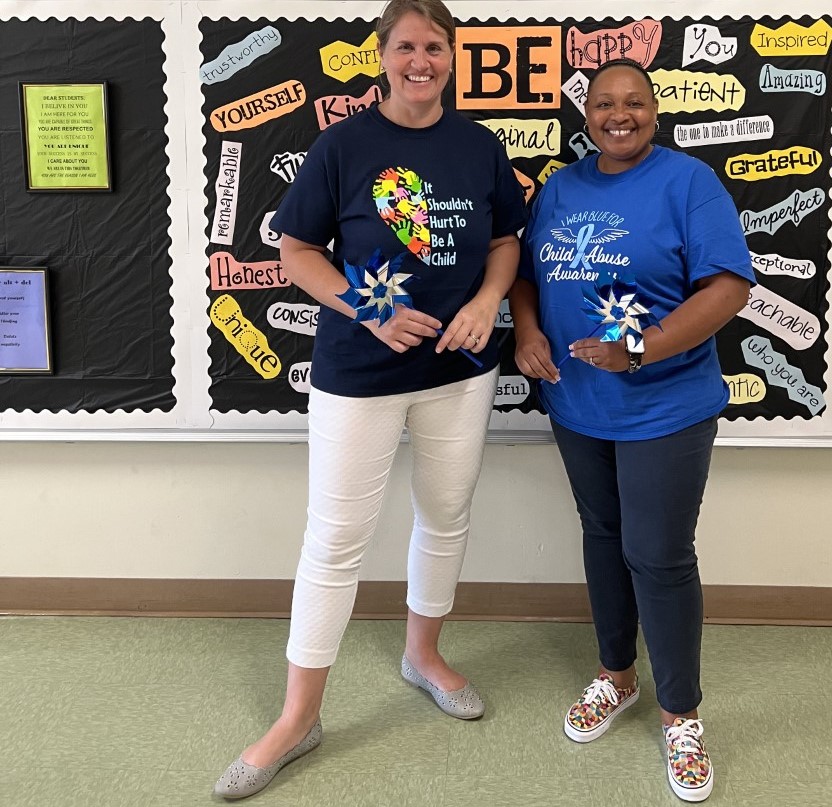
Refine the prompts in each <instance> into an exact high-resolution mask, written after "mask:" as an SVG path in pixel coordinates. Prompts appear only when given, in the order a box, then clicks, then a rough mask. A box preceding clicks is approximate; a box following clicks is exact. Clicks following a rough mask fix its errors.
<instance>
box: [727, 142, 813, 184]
mask: <svg viewBox="0 0 832 807" xmlns="http://www.w3.org/2000/svg"><path fill="white" fill-rule="evenodd" d="M820 161H821V156H820V152H819V151H815V149H810V148H809V147H808V146H792V147H791V148H790V149H772V150H771V151H766V152H764V153H763V154H737V155H736V156H735V157H731V158H729V159H728V160H727V161H726V163H725V174H726V175H727V176H728V177H729V178H730V179H743V180H745V181H746V182H755V181H757V180H758V179H770V178H771V177H784V176H788V175H789V174H811V173H812V171H815V170H817V168H818V166H819V165H820Z"/></svg>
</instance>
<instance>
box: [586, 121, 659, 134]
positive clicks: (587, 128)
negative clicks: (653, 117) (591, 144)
mask: <svg viewBox="0 0 832 807" xmlns="http://www.w3.org/2000/svg"><path fill="white" fill-rule="evenodd" d="M656 125H658V123H657V124H656ZM584 132H586V133H587V134H589V126H587V125H586V124H584Z"/></svg>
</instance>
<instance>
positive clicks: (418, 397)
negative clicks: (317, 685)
mask: <svg viewBox="0 0 832 807" xmlns="http://www.w3.org/2000/svg"><path fill="white" fill-rule="evenodd" d="M497 377H498V369H497V368H495V369H494V370H493V371H492V372H490V373H486V374H485V375H481V376H477V377H475V378H470V379H466V380H464V381H457V382H455V383H453V384H446V385H445V386H442V387H436V388H434V389H428V390H420V391H418V392H408V393H403V394H401V395H383V396H378V397H374V398H347V397H342V396H340V395H330V394H329V393H326V392H321V391H320V390H317V389H315V388H314V387H313V388H312V390H311V392H310V394H309V509H308V521H307V526H306V533H305V534H304V540H303V550H302V552H301V558H300V564H299V565H298V572H297V576H296V578H295V590H294V595H293V598H292V622H291V627H290V630H289V643H288V646H287V648H286V656H287V658H288V659H289V661H291V662H292V663H293V664H296V665H298V666H300V667H329V666H331V665H332V664H333V662H334V661H335V657H336V655H337V654H338V646H339V644H340V643H341V637H342V636H343V634H344V631H345V630H346V627H347V622H348V621H349V618H350V615H351V614H352V609H353V605H354V603H355V594H356V590H357V587H358V572H359V568H360V566H361V558H362V557H363V555H364V550H365V549H366V548H367V545H368V544H369V542H370V539H371V538H372V537H373V532H374V531H375V527H376V522H377V521H378V514H379V511H380V509H381V501H382V497H383V495H384V488H385V486H386V484H387V478H388V476H389V474H390V468H391V466H392V464H393V458H394V457H395V455H396V450H397V449H398V446H399V441H400V439H401V435H402V428H403V427H404V426H407V429H408V431H409V434H410V447H411V453H412V457H413V469H412V477H411V500H412V502H413V510H414V516H415V517H414V521H413V532H412V534H411V537H410V551H409V554H408V561H407V579H408V591H407V605H408V607H409V608H410V609H411V610H413V611H415V612H416V613H417V614H421V615H422V616H428V617H442V616H445V615H446V614H447V613H448V612H449V611H450V610H451V608H452V606H453V603H454V591H455V589H456V584H457V580H458V579H459V573H460V570H461V569H462V561H463V558H464V556H465V544H466V542H467V540H468V527H469V523H470V511H471V498H472V497H473V495H474V488H475V486H476V484H477V479H478V478H479V474H480V468H481V466H482V455H483V448H484V444H485V435H486V431H487V429H488V420H489V416H490V414H491V408H492V405H493V403H494V393H495V391H496V386H497Z"/></svg>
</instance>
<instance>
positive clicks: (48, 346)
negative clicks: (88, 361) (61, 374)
mask: <svg viewBox="0 0 832 807" xmlns="http://www.w3.org/2000/svg"><path fill="white" fill-rule="evenodd" d="M48 281H49V278H48V270H47V269H46V268H44V267H38V268H33V269H29V268H27V269H18V268H14V267H9V266H0V374H3V375H37V374H50V373H51V372H52V343H51V333H50V330H51V329H50V316H49V282H48Z"/></svg>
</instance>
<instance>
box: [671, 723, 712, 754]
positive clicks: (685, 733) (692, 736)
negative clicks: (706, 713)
mask: <svg viewBox="0 0 832 807" xmlns="http://www.w3.org/2000/svg"><path fill="white" fill-rule="evenodd" d="M704 730H705V728H704V726H703V725H702V721H700V720H686V721H685V722H684V723H682V724H681V725H680V726H670V727H668V729H667V734H665V737H666V738H667V745H668V747H669V748H670V750H671V751H672V752H673V753H676V754H701V753H702V743H700V742H699V738H700V737H701V736H702V732H703V731H704Z"/></svg>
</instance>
